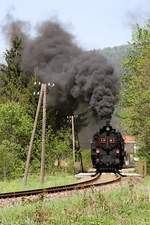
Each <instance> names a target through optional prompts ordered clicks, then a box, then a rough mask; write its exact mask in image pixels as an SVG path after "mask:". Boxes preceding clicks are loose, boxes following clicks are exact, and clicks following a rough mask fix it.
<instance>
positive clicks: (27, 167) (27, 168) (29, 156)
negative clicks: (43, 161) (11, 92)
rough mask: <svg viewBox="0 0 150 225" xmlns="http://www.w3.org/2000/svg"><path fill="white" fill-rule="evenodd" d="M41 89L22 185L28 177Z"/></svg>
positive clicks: (41, 95) (41, 94)
mask: <svg viewBox="0 0 150 225" xmlns="http://www.w3.org/2000/svg"><path fill="white" fill-rule="evenodd" d="M43 88H44V86H43V84H42V85H41V90H40V96H39V101H38V106H37V110H36V116H35V120H34V125H33V130H32V135H31V139H30V144H29V150H28V154H27V160H26V165H25V173H24V177H23V183H24V184H26V183H27V177H28V172H29V164H30V160H31V155H32V147H33V141H34V136H35V130H36V126H37V121H38V116H39V112H40V107H41V103H42V97H43Z"/></svg>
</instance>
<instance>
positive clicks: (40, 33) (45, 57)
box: [3, 21, 118, 120]
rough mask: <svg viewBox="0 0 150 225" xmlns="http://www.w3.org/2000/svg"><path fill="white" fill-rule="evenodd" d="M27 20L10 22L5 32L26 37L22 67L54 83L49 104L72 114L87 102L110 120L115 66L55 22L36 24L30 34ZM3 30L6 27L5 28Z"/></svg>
mask: <svg viewBox="0 0 150 225" xmlns="http://www.w3.org/2000/svg"><path fill="white" fill-rule="evenodd" d="M27 25H28V23H25V22H23V21H9V23H7V24H6V25H5V31H6V34H7V36H8V37H9V40H10V41H11V40H12V39H13V38H14V37H15V36H20V37H21V38H22V39H23V52H22V62H21V66H22V70H23V72H24V73H26V74H27V75H33V74H34V72H35V71H36V75H37V76H38V78H39V79H40V80H41V81H42V82H51V83H52V82H54V83H55V87H54V88H50V89H49V94H48V105H49V107H50V108H53V109H54V110H57V109H58V110H61V111H63V112H66V114H68V113H72V112H73V111H74V110H76V109H77V108H78V106H79V105H82V103H83V104H84V105H86V107H87V109H88V110H91V111H92V112H93V115H95V117H97V118H99V119H100V120H110V119H111V116H112V113H113V111H114V106H115V104H116V102H117V94H118V78H117V76H116V74H115V71H114V68H113V67H112V65H110V64H109V62H108V61H107V60H106V58H104V56H102V55H100V54H99V53H97V52H96V51H84V50H82V49H81V48H80V47H79V46H78V45H77V43H76V42H75V39H74V37H73V35H72V34H70V33H69V32H68V31H66V30H65V29H64V28H63V26H62V25H61V24H60V23H58V22H54V21H46V22H43V23H41V24H40V25H38V26H37V27H36V34H35V35H34V36H31V35H29V32H27V29H25V28H27V27H28V26H27ZM3 30H4V29H3Z"/></svg>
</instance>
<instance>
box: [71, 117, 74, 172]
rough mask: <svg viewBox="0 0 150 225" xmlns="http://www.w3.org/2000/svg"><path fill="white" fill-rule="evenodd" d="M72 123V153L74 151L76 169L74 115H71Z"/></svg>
mask: <svg viewBox="0 0 150 225" xmlns="http://www.w3.org/2000/svg"><path fill="white" fill-rule="evenodd" d="M71 124H72V153H73V164H74V170H75V129H74V115H72V116H71Z"/></svg>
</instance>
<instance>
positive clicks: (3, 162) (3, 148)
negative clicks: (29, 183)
mask: <svg viewBox="0 0 150 225" xmlns="http://www.w3.org/2000/svg"><path fill="white" fill-rule="evenodd" d="M22 151H23V149H22V147H21V145H19V144H16V143H12V142H10V141H8V140H4V141H2V142H1V144H0V156H1V157H0V178H4V179H6V178H7V179H8V178H14V177H17V176H20V174H21V173H22V170H23V167H24V164H23V161H21V160H19V158H20V155H19V153H20V152H22Z"/></svg>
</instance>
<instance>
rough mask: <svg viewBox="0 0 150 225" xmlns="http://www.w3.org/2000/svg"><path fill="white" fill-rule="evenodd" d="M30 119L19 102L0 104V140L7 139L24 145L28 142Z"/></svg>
mask: <svg viewBox="0 0 150 225" xmlns="http://www.w3.org/2000/svg"><path fill="white" fill-rule="evenodd" d="M31 130H32V119H31V117H30V116H28V115H27V114H26V112H25V111H24V108H23V107H21V106H20V104H19V103H15V102H7V103H1V104H0V141H2V140H9V141H13V142H14V143H18V144H21V145H22V146H24V145H25V144H28V143H29V140H30V134H31Z"/></svg>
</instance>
